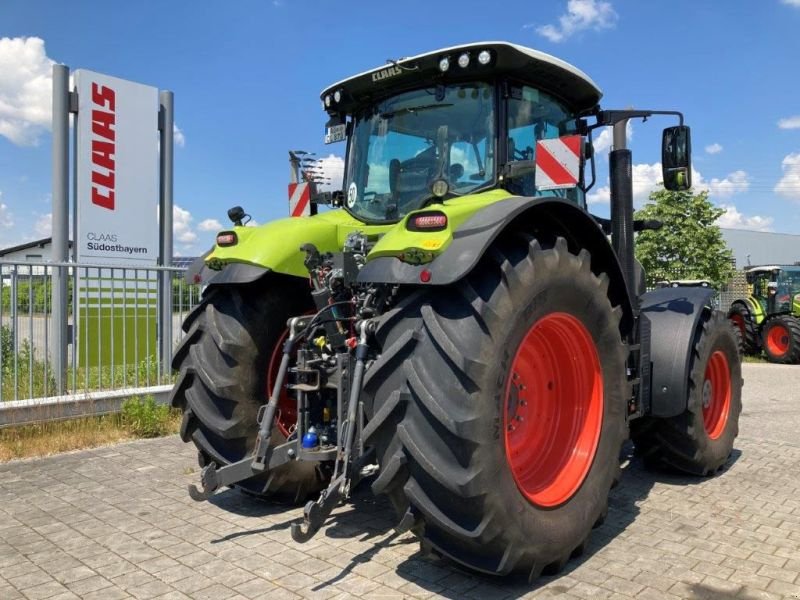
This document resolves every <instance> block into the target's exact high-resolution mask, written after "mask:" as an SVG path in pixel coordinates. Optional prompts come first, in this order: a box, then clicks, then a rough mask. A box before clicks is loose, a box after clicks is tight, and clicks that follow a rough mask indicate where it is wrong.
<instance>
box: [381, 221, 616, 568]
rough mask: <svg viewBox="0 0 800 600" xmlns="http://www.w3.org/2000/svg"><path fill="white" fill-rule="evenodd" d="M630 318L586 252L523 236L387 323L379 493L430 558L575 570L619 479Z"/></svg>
mask: <svg viewBox="0 0 800 600" xmlns="http://www.w3.org/2000/svg"><path fill="white" fill-rule="evenodd" d="M509 235H511V234H509ZM620 316H621V310H620V309H619V308H617V309H615V308H613V307H612V306H611V303H610V301H609V299H608V278H607V277H606V276H605V275H604V274H601V275H599V276H598V275H595V274H594V273H593V272H592V270H591V257H590V255H589V253H588V252H587V251H586V250H580V251H579V252H578V253H574V252H571V251H570V250H569V249H568V247H567V243H566V242H565V240H564V239H560V238H559V239H558V240H557V241H556V242H555V243H554V244H553V245H552V246H551V247H549V248H542V247H541V246H540V244H539V243H538V242H537V241H535V240H533V239H531V238H530V237H528V236H526V235H525V234H523V233H519V234H517V235H516V237H514V238H512V239H505V238H504V240H503V241H500V242H498V243H496V244H495V246H493V248H492V249H490V251H489V252H488V253H487V255H486V256H485V257H484V259H483V260H482V262H481V263H480V264H479V265H478V266H477V267H476V268H475V269H474V270H473V271H472V273H470V275H468V276H467V277H466V278H465V279H464V280H462V281H461V282H459V283H457V284H454V285H453V286H449V287H447V288H436V289H435V290H434V289H430V290H425V291H420V292H417V293H415V294H413V295H411V296H410V297H408V298H406V299H405V300H404V301H403V302H402V303H401V304H400V305H399V306H398V307H397V308H396V309H394V310H393V311H391V312H390V313H388V314H387V315H386V316H385V317H384V319H383V320H382V323H381V326H380V327H379V330H378V332H377V337H378V340H379V342H381V343H382V345H383V354H382V356H381V357H380V359H378V361H376V363H375V364H374V365H373V367H372V368H371V369H370V370H369V371H368V373H367V377H366V380H365V398H366V401H367V406H370V407H371V410H370V411H369V417H370V421H369V423H368V425H367V427H366V429H365V435H366V436H367V443H369V444H371V445H373V446H374V447H375V449H376V452H377V457H378V461H379V464H380V468H381V471H380V474H379V476H378V477H377V479H376V480H375V482H374V483H373V491H375V492H376V493H385V494H387V495H388V496H389V498H390V500H391V502H392V503H393V505H394V506H395V508H396V509H397V511H398V513H399V515H400V516H401V517H404V519H403V522H404V523H406V524H408V523H413V526H412V530H413V531H414V532H415V533H416V534H417V536H419V537H420V539H421V540H422V542H423V544H424V545H426V546H429V547H432V548H433V549H435V550H436V551H438V552H439V553H441V554H443V555H446V556H448V557H450V558H451V559H453V560H455V561H457V562H459V563H461V564H463V565H466V566H467V567H469V568H471V569H475V570H478V571H482V572H486V573H491V574H508V573H512V572H521V573H524V574H526V575H528V576H529V577H535V576H536V575H538V574H539V573H540V572H542V571H543V570H544V571H546V572H555V571H558V570H560V568H561V567H562V566H563V565H564V564H565V563H566V561H567V560H568V559H569V557H570V556H572V555H574V554H577V553H579V552H581V551H582V549H583V547H584V545H585V543H586V540H587V538H588V535H589V533H590V531H591V529H592V527H593V526H594V525H596V524H598V523H600V522H601V521H602V519H603V518H604V516H605V514H606V512H607V506H608V492H609V489H610V488H611V486H612V485H613V483H614V482H615V481H616V480H617V478H618V476H619V452H620V447H621V445H622V442H623V441H624V439H625V438H626V434H627V428H626V424H625V408H626V402H627V399H628V397H629V393H630V392H629V385H628V382H627V379H626V375H625V356H626V350H625V345H624V344H623V343H622V341H621V336H620V330H619V323H620ZM523 402H524V405H523ZM563 407H567V410H562V408H563ZM517 417H519V418H517ZM522 424H525V425H524V426H523V425H522ZM526 442H529V445H530V446H531V447H532V448H534V450H533V451H532V452H529V451H528V450H526Z"/></svg>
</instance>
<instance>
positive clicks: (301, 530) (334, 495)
mask: <svg viewBox="0 0 800 600" xmlns="http://www.w3.org/2000/svg"><path fill="white" fill-rule="evenodd" d="M370 327H371V323H370V321H361V322H360V323H359V324H358V329H359V340H358V345H357V346H356V365H355V368H354V369H353V379H352V381H353V385H352V387H351V388H350V400H349V401H348V404H347V422H346V427H347V432H346V438H345V442H344V446H343V447H342V448H340V449H339V453H338V456H337V459H336V468H335V470H334V474H333V481H331V483H330V485H329V486H328V488H327V489H326V490H324V491H323V492H322V494H320V497H319V499H318V500H317V501H316V502H313V501H312V502H309V503H308V504H306V506H305V508H304V509H303V523H302V524H301V523H292V527H291V533H292V539H293V540H294V541H295V542H297V543H299V544H302V543H304V542H307V541H308V540H310V539H311V538H312V537H314V535H315V534H316V533H317V531H319V529H320V527H322V525H323V524H324V523H325V519H327V518H328V516H329V515H330V514H331V512H332V511H333V509H334V508H336V506H337V505H338V504H339V501H340V500H341V499H342V498H343V497H344V496H346V495H347V494H349V493H350V480H351V474H350V471H351V468H350V462H351V456H352V454H353V442H354V441H355V437H356V436H355V428H356V425H357V419H356V416H357V410H356V408H357V406H358V399H359V397H360V396H361V387H362V385H363V382H364V370H365V367H366V359H367V353H368V350H369V343H368V337H369V333H370ZM340 437H341V436H340Z"/></svg>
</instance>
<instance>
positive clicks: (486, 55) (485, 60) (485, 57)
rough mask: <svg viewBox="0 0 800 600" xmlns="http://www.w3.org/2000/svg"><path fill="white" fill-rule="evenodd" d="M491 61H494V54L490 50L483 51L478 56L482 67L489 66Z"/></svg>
mask: <svg viewBox="0 0 800 600" xmlns="http://www.w3.org/2000/svg"><path fill="white" fill-rule="evenodd" d="M490 60H492V54H491V53H490V52H489V51H488V50H481V52H480V54H478V62H479V63H481V64H482V65H488V64H489V61H490Z"/></svg>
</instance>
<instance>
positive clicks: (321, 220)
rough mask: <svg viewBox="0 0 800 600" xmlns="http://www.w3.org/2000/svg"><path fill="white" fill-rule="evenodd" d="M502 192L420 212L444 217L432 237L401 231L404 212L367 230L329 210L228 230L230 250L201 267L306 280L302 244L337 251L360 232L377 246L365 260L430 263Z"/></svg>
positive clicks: (343, 213)
mask: <svg viewBox="0 0 800 600" xmlns="http://www.w3.org/2000/svg"><path fill="white" fill-rule="evenodd" d="M510 197H511V195H510V194H509V193H508V192H506V191H505V190H491V191H488V192H484V193H481V194H473V195H470V196H461V197H459V198H452V199H450V200H447V201H445V202H444V203H443V204H439V205H432V206H428V207H426V208H425V209H423V210H424V211H426V212H427V211H431V210H441V211H442V212H444V213H445V214H446V215H447V220H448V224H447V228H446V229H445V230H443V231H437V232H415V231H408V230H407V229H406V222H407V220H408V218H409V217H411V216H412V215H413V214H414V213H413V212H412V213H410V214H409V215H407V216H406V217H404V218H403V219H401V220H400V221H399V222H398V223H392V224H389V225H369V224H366V223H362V222H361V221H358V220H357V219H355V218H353V217H352V216H350V214H349V213H347V212H346V211H345V210H343V209H337V210H329V211H326V212H324V213H321V214H318V215H314V216H311V217H289V218H285V219H278V220H277V221H271V222H269V223H265V224H264V225H259V226H258V227H234V228H233V229H232V231H235V232H236V235H237V236H238V242H237V244H236V245H234V246H227V247H221V246H215V247H214V250H213V251H212V252H211V253H210V254H209V255H208V256H207V257H206V263H207V264H210V265H211V266H213V267H214V268H221V267H222V266H223V265H225V264H227V263H234V262H235V263H245V264H251V265H256V266H260V267H265V268H268V269H270V270H272V271H275V272H277V273H285V274H287V275H296V276H298V277H307V276H308V271H307V270H306V268H305V266H304V265H303V260H304V259H305V254H304V253H303V252H301V251H300V246H302V245H303V244H307V243H311V244H314V245H315V246H316V247H317V249H318V250H319V251H320V252H337V251H340V250H341V249H342V246H343V245H344V241H345V239H346V238H347V236H348V234H350V233H352V232H354V231H362V232H364V233H365V234H366V235H367V236H369V237H370V239H371V240H378V243H377V244H376V245H375V247H374V248H373V250H372V252H370V254H369V257H368V260H371V259H373V258H377V257H381V256H399V255H401V254H403V253H404V252H405V251H408V250H418V251H420V252H425V253H428V254H429V255H430V256H431V258H432V257H435V256H438V255H439V254H441V253H442V252H444V251H445V250H446V249H447V247H448V246H449V245H450V242H451V241H452V240H453V232H454V231H455V230H456V229H458V227H459V226H460V225H461V224H462V223H464V221H466V220H467V219H469V218H470V217H471V216H472V215H474V214H475V213H476V212H478V211H480V210H481V209H482V208H484V207H486V206H488V205H490V204H493V203H495V202H498V201H500V200H505V199H506V198H510Z"/></svg>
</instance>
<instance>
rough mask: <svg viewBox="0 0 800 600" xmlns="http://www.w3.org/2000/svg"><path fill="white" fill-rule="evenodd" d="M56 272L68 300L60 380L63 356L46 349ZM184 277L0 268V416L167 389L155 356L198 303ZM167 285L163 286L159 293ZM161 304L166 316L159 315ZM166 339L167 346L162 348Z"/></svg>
mask: <svg viewBox="0 0 800 600" xmlns="http://www.w3.org/2000/svg"><path fill="white" fill-rule="evenodd" d="M57 269H61V272H62V273H63V274H64V276H66V277H67V281H68V288H69V297H70V298H71V302H70V304H69V305H68V307H67V309H66V318H67V327H68V329H67V331H68V335H67V337H68V340H69V345H68V347H67V353H66V354H67V358H66V363H65V367H64V372H63V373H58V372H56V369H55V368H54V365H56V364H58V360H57V357H56V354H55V353H56V352H62V353H63V349H59V348H55V347H53V343H52V339H53V327H54V326H55V324H54V322H53V310H52V306H51V296H52V285H53V274H54V272H56V270H57ZM183 274H184V269H182V268H175V267H146V268H145V267H141V268H139V267H116V266H110V265H102V264H67V263H63V264H60V263H47V262H32V261H25V262H9V261H0V294H1V295H0V408H5V409H8V408H9V407H10V406H11V405H9V404H8V403H9V402H12V403H14V404H19V405H20V406H30V405H31V404H32V403H34V404H41V405H43V406H44V405H47V404H48V403H49V404H53V398H54V397H56V396H57V397H59V398H62V399H64V401H67V400H70V399H78V398H84V399H85V398H94V399H95V400H97V401H98V402H100V399H102V398H105V397H112V396H118V395H119V390H131V391H132V393H133V391H138V390H145V391H147V390H149V391H151V392H153V393H156V394H160V393H161V391H163V389H165V386H169V384H170V383H171V382H172V374H171V373H170V371H169V369H167V368H164V365H165V364H166V363H165V361H164V360H162V359H163V358H164V357H162V356H161V353H162V350H161V349H162V348H169V349H170V354H171V350H172V349H174V348H175V346H176V345H177V343H178V342H179V341H180V338H181V335H182V331H181V327H180V325H181V323H182V322H183V320H184V318H185V317H186V315H187V314H188V312H189V311H190V310H191V309H192V308H193V307H194V306H195V305H196V304H197V303H198V302H199V300H200V295H201V290H200V288H199V287H198V286H196V285H189V284H187V283H186V282H185V281H184V278H183ZM165 280H166V281H167V283H168V285H167V286H162V285H159V282H164V281H165ZM164 290H169V291H168V292H167V294H164ZM165 295H166V296H167V297H166V298H162V296H165ZM164 300H166V301H167V302H169V303H170V305H171V310H161V307H162V306H163V301H164ZM165 315H169V319H167V318H165ZM165 337H166V339H169V340H171V343H169V344H168V345H167V344H164V345H162V344H161V341H162V339H164V338H165ZM62 356H63V354H62ZM60 390H63V393H59V391H60ZM112 391H114V394H111V392H112ZM46 398H49V399H50V400H48V401H45V400H44V399H46ZM20 403H21V404H20ZM62 403H63V402H62ZM100 412H103V411H100ZM2 424H3V423H2V418H0V426H2Z"/></svg>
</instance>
